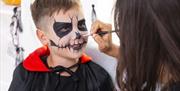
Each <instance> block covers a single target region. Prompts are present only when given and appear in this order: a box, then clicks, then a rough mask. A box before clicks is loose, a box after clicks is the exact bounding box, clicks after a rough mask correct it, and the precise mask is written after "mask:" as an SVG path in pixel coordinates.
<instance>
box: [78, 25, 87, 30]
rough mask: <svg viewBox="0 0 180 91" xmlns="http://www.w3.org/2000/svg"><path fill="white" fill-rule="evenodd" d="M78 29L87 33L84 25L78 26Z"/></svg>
mask: <svg viewBox="0 0 180 91" xmlns="http://www.w3.org/2000/svg"><path fill="white" fill-rule="evenodd" d="M78 29H79V30H80V31H87V28H86V25H85V24H82V25H78Z"/></svg>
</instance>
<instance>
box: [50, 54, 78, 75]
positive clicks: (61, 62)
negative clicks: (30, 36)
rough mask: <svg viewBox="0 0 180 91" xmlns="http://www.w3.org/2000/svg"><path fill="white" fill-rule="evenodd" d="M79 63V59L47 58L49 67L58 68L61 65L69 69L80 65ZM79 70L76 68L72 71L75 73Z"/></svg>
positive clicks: (54, 56) (53, 56)
mask: <svg viewBox="0 0 180 91" xmlns="http://www.w3.org/2000/svg"><path fill="white" fill-rule="evenodd" d="M78 61H79V59H68V58H65V57H59V56H56V55H49V56H48V58H47V64H48V66H49V67H56V66H59V65H60V66H63V67H66V68H68V67H70V66H72V65H74V64H76V63H78ZM77 68H78V67H74V68H72V69H71V70H72V71H74V72H75V71H76V69H77ZM62 74H65V76H68V75H67V74H66V73H62Z"/></svg>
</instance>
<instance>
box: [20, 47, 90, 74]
mask: <svg viewBox="0 0 180 91" xmlns="http://www.w3.org/2000/svg"><path fill="white" fill-rule="evenodd" d="M49 54H50V52H49V49H48V47H47V46H43V47H41V48H38V49H36V50H35V51H34V52H33V53H31V54H30V55H29V56H28V57H27V58H26V59H25V60H24V61H23V67H24V68H25V69H26V70H28V71H36V72H49V71H50V70H49V69H48V68H47V67H46V65H45V64H44V63H43V62H42V60H41V59H40V56H46V55H49ZM80 60H81V63H82V64H84V63H87V62H89V61H91V58H90V57H89V56H87V55H86V54H83V55H82V56H81V57H80Z"/></svg>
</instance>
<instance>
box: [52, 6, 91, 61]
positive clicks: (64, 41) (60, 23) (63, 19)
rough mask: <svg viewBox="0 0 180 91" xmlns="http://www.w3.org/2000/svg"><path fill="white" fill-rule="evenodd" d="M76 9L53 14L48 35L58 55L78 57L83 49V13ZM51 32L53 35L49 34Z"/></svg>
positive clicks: (84, 43)
mask: <svg viewBox="0 0 180 91" xmlns="http://www.w3.org/2000/svg"><path fill="white" fill-rule="evenodd" d="M77 11H79V10H77V9H70V10H68V11H67V12H66V13H63V12H59V13H58V14H56V15H54V17H53V18H54V21H53V24H52V29H51V32H52V33H50V34H49V35H50V36H55V37H53V38H50V42H51V46H50V47H51V48H52V49H53V50H54V51H56V52H55V53H56V54H57V55H59V56H63V57H67V58H79V57H80V56H81V55H82V53H83V52H84V50H85V46H86V43H87V41H88V38H87V37H83V36H82V35H84V34H87V33H88V31H87V28H86V25H85V19H84V18H83V14H82V13H81V12H80V11H79V12H77ZM51 34H53V35H51Z"/></svg>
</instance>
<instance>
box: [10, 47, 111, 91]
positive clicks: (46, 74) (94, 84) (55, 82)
mask: <svg viewBox="0 0 180 91" xmlns="http://www.w3.org/2000/svg"><path fill="white" fill-rule="evenodd" d="M48 55H49V50H48V48H47V47H42V48H39V49H37V50H36V51H35V52H33V53H31V54H30V55H29V56H28V57H27V58H26V59H25V60H24V61H23V63H21V64H20V65H19V66H17V68H16V69H15V71H14V74H13V80H12V83H11V85H10V88H9V91H113V90H114V87H113V83H112V80H111V78H110V76H109V74H108V73H107V72H106V71H105V70H104V69H103V68H101V67H100V66H99V65H97V64H95V63H93V62H92V61H91V58H89V57H88V56H86V55H83V56H82V57H81V58H80V61H79V63H78V64H75V65H73V66H72V67H74V66H78V69H77V70H76V71H75V72H72V71H71V70H70V68H65V67H62V66H57V67H55V68H50V67H48V65H47V56H48ZM64 71H66V72H68V73H69V74H71V76H69V77H65V76H60V74H59V73H60V72H64Z"/></svg>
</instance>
